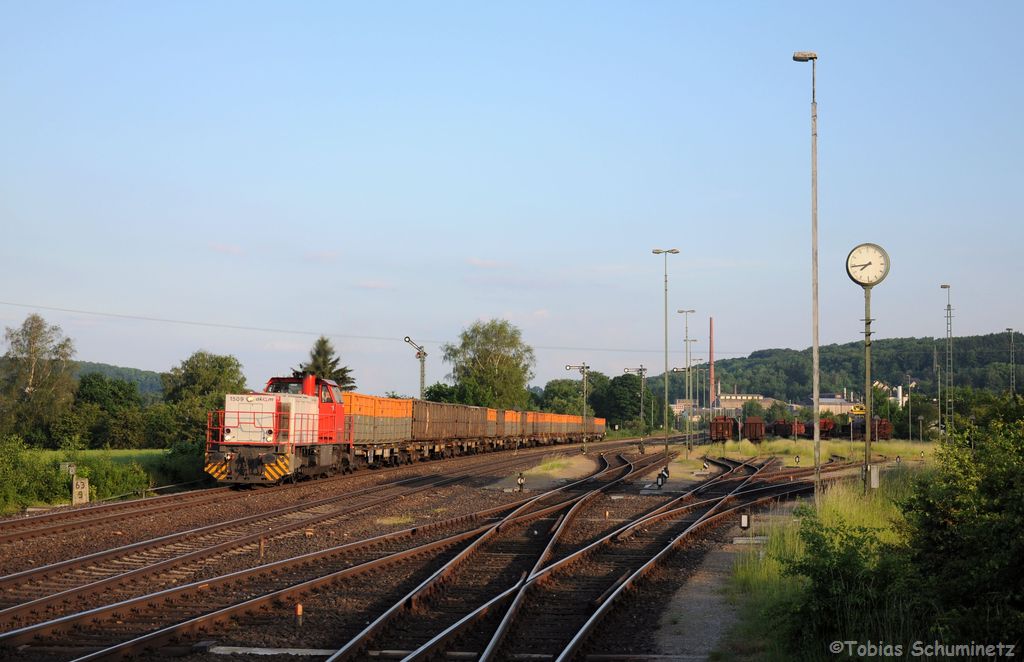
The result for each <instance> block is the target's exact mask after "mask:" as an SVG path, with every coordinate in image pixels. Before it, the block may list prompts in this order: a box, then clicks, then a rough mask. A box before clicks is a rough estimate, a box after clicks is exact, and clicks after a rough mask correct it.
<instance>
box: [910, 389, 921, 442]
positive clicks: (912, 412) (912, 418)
mask: <svg viewBox="0 0 1024 662" xmlns="http://www.w3.org/2000/svg"><path fill="white" fill-rule="evenodd" d="M915 386H917V382H912V381H910V375H907V435H908V436H909V437H910V441H913V440H914V407H913V401H912V400H911V399H910V396H912V395H913V394H914V393H913V391H912V390H911V389H913V388H914V387H915ZM921 441H924V439H922V440H921Z"/></svg>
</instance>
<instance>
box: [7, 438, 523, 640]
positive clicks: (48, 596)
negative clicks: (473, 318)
mask: <svg viewBox="0 0 1024 662" xmlns="http://www.w3.org/2000/svg"><path fill="white" fill-rule="evenodd" d="M538 454H539V453H522V454H521V455H519V456H509V457H498V458H495V457H481V458H476V459H475V460H473V461H469V462H466V463H463V465H461V467H462V472H461V473H456V474H454V475H451V476H446V475H441V474H427V475H421V476H415V477H412V478H406V479H404V480H400V481H395V482H393V483H388V484H384V485H375V486H372V487H368V488H364V489H362V490H357V491H354V492H346V493H341V494H335V495H333V496H330V497H325V498H321V499H318V500H316V501H312V502H306V503H301V504H296V505H293V506H288V507H284V508H279V509H277V510H274V511H270V512H265V513H258V514H254V515H250V516H246V517H242V518H237V519H235V520H232V521H229V522H223V523H218V524H214V525H208V526H204V527H199V528H197V529H192V530H189V531H184V532H179V533H174V534H169V535H166V536H161V537H158V538H155V539H151V540H145V541H141V542H138V543H134V544H130V545H126V546H122V547H119V548H116V549H112V550H106V551H103V552H99V553H94V554H88V555H85V556H83V557H78V558H74V559H69V560H66V561H62V562H59V563H55V564H50V565H47V566H44V567H41V568H35V569H31V570H28V571H23V572H19V573H14V574H12V575H8V576H5V577H0V630H11V629H16V628H19V627H23V626H25V625H28V624H30V623H34V622H38V621H42V620H47V619H50V618H53V617H55V616H59V615H60V614H62V613H65V612H67V611H69V610H72V609H77V608H83V605H85V604H89V603H93V602H95V601H96V599H97V596H98V595H101V594H109V595H114V596H117V597H121V598H124V597H129V596H130V595H136V594H138V592H139V590H140V587H142V586H154V585H157V586H163V587H166V586H169V585H173V584H180V583H182V582H183V581H184V580H185V579H186V578H188V577H190V576H191V575H192V574H193V572H194V571H195V569H196V568H197V567H200V566H202V565H203V564H204V563H208V562H209V561H210V559H212V558H214V557H217V556H222V555H225V554H229V553H235V554H237V553H239V552H240V551H242V550H245V549H247V548H250V549H255V548H256V547H257V546H259V545H261V544H266V543H267V542H268V541H273V540H274V539H275V538H280V537H282V536H289V535H300V534H302V533H303V532H304V530H306V529H308V528H309V527H313V526H315V527H318V528H323V527H327V526H330V525H331V524H334V523H337V522H339V521H341V520H343V519H345V518H346V517H348V516H350V515H352V514H353V513H356V512H358V511H362V510H366V509H368V508H372V507H375V506H381V505H383V504H386V503H389V502H391V501H393V500H395V499H401V498H404V497H407V496H409V495H412V494H415V493H417V492H422V491H424V490H428V489H434V488H437V487H441V486H444V485H448V484H452V483H455V482H458V481H460V480H463V479H466V478H469V477H472V476H475V475H476V474H477V471H478V470H479V468H480V467H486V468H488V470H489V471H490V470H498V471H512V470H514V469H516V468H522V467H523V466H524V465H526V464H529V463H532V462H534V461H535V460H536V456H537V455H538ZM467 465H468V466H467Z"/></svg>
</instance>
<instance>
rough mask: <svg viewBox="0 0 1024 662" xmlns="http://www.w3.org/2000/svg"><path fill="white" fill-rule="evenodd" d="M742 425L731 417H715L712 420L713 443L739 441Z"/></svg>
mask: <svg viewBox="0 0 1024 662" xmlns="http://www.w3.org/2000/svg"><path fill="white" fill-rule="evenodd" d="M739 432H740V424H739V421H737V420H736V419H735V418H732V417H731V416H715V417H714V418H713V419H711V430H710V434H709V438H710V440H711V441H712V442H716V441H733V440H738V439H739Z"/></svg>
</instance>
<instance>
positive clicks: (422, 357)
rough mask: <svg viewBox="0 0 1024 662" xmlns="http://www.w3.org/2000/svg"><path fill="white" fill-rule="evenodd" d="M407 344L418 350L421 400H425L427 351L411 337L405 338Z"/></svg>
mask: <svg viewBox="0 0 1024 662" xmlns="http://www.w3.org/2000/svg"><path fill="white" fill-rule="evenodd" d="M405 342H407V343H409V344H410V345H412V347H413V349H415V350H416V358H417V359H419V360H420V400H422V399H423V390H424V386H425V385H426V380H427V350H425V349H423V348H422V347H420V346H419V345H417V344H416V343H415V342H413V339H412V338H410V337H409V336H406V337H405Z"/></svg>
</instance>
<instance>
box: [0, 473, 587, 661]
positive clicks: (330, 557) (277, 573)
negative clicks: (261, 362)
mask: <svg viewBox="0 0 1024 662" xmlns="http://www.w3.org/2000/svg"><path fill="white" fill-rule="evenodd" d="M566 487H568V486H566ZM535 499H536V497H534V498H533V499H527V500H525V501H524V502H520V503H529V502H531V501H533V500H535ZM516 505H518V504H511V505H506V506H501V507H497V508H491V509H487V510H485V511H480V512H478V513H474V514H471V515H467V516H463V517H459V518H451V519H450V520H445V521H444V522H439V523H433V524H430V525H426V526H420V527H414V528H411V529H406V530H404V531H401V532H396V533H394V534H386V535H383V536H377V537H375V538H372V539H368V540H365V541H359V542H354V543H348V544H346V545H342V546H339V547H335V548H332V549H330V550H324V551H321V552H314V553H310V554H305V555H302V556H300V557H295V558H292V559H286V560H283V561H279V562H276V563H272V564H266V565H263V566H259V567H257V568H254V569H249V570H244V571H239V572H235V573H231V574H229V575H224V576H221V577H217V578H212V579H208V580H204V581H202V582H194V583H192V584H189V585H186V586H181V587H176V588H172V589H166V590H164V591H160V592H158V593H155V594H151V595H146V596H140V597H137V598H132V599H130V600H125V601H122V602H120V603H117V604H114V605H107V606H104V607H99V608H95V609H91V610H88V611H86V612H82V613H80V614H73V615H69V616H65V617H61V618H58V619H54V620H52V621H47V622H45V623H39V624H35V625H31V626H27V627H24V628H20V629H18V630H15V631H11V632H7V633H3V634H0V646H6V647H10V646H16V645H19V644H25V643H26V642H33V641H35V642H36V645H37V646H38V645H39V643H38V642H39V641H40V640H41V638H45V637H50V638H51V640H50V642H49V645H51V646H53V645H56V644H57V643H58V642H59V641H60V639H61V638H67V637H70V636H72V635H74V636H77V637H79V638H81V637H86V639H87V640H86V641H85V642H79V645H80V646H85V647H88V645H89V641H88V638H89V637H90V636H100V637H101V638H103V637H106V638H108V640H109V636H110V632H109V628H105V629H104V631H103V632H102V633H101V634H99V635H89V634H88V628H89V627H96V624H97V623H107V622H109V620H110V619H112V618H114V619H117V620H121V621H124V622H127V619H129V618H132V619H138V618H143V620H144V629H145V627H150V628H151V627H152V625H153V624H152V621H151V618H152V616H145V615H144V612H145V611H146V610H149V611H152V610H154V609H158V608H164V609H170V608H172V607H174V608H177V609H179V610H180V609H182V608H186V607H188V608H193V609H197V610H199V611H207V612H209V613H206V614H205V615H203V614H200V615H195V616H194V617H193V618H189V619H186V620H185V621H184V622H181V623H178V624H176V625H172V626H168V627H164V628H161V629H158V630H156V631H149V632H148V633H144V634H142V635H141V636H138V637H135V638H134V639H130V640H129V641H127V642H121V643H120V644H116V645H114V646H111V647H109V648H106V649H103V650H99V651H95V652H94V653H90V654H89V655H87V656H85V657H84V658H82V659H93V658H94V657H98V656H107V655H118V654H123V653H125V652H127V651H132V650H138V649H139V648H140V647H144V646H147V645H152V643H153V642H154V641H159V640H162V639H164V638H168V637H173V636H174V635H175V634H177V633H181V632H188V631H191V630H192V629H194V628H196V627H200V626H202V625H203V624H205V623H210V622H216V621H218V620H222V619H223V618H225V617H226V616H227V615H229V614H234V613H238V612H240V611H245V610H247V609H250V608H253V607H254V605H257V604H268V601H273V600H276V599H280V598H282V597H283V596H286V595H294V594H297V593H298V594H301V593H303V592H305V591H307V590H310V589H311V587H314V586H321V585H324V584H325V583H330V582H332V581H336V580H338V579H340V578H342V577H344V576H349V575H351V574H354V573H357V571H358V572H364V571H369V570H371V569H374V568H377V567H379V566H380V565H382V564H388V563H395V562H397V561H399V560H402V559H404V558H407V557H409V556H413V555H416V554H425V553H428V552H430V551H431V550H436V549H444V548H446V547H449V546H451V545H455V544H458V543H461V542H464V541H465V540H467V539H470V538H472V537H474V536H476V535H479V534H480V533H483V532H484V531H486V530H487V529H488V528H489V526H484V527H477V528H476V529H471V530H469V531H468V532H467V531H465V530H463V531H461V532H459V533H456V534H454V535H450V536H448V537H445V538H442V539H441V541H435V542H432V543H429V544H428V547H429V548H428V547H414V548H413V549H403V550H400V551H394V550H388V549H385V550H384V552H383V553H382V552H381V551H380V550H379V549H378V550H376V551H374V549H375V548H376V547H380V546H382V545H387V544H394V541H397V540H400V539H409V538H413V537H415V536H417V535H419V536H421V537H423V534H425V533H428V532H432V531H438V530H441V529H442V527H444V526H448V527H452V526H456V527H461V528H462V529H465V528H466V527H467V526H468V524H469V523H474V522H477V521H479V520H480V519H482V518H485V517H489V516H492V515H493V514H495V513H499V512H503V511H505V510H508V509H509V508H511V507H515V506H516ZM405 546H406V547H407V546H408V545H407V544H406V545H405ZM357 552H358V553H362V554H363V555H364V556H366V557H368V558H366V559H362V560H361V559H359V558H358V557H356V556H355V554H356V553H357ZM353 559H355V561H354V560H353ZM328 562H331V563H335V564H337V565H342V566H344V567H342V568H341V569H336V571H335V572H330V568H329V567H328V566H327V564H328ZM303 573H304V574H303ZM325 573H327V575H326V576H324V575H325ZM309 575H313V578H312V579H309V578H308V576H309ZM256 577H260V578H264V579H267V580H268V581H269V582H270V583H271V584H272V587H271V590H270V592H267V593H265V594H264V595H263V596H262V597H259V598H253V599H251V600H246V601H243V602H241V603H238V602H237V600H236V601H234V604H230V603H231V602H232V599H231V591H230V590H229V589H230V588H231V587H236V588H238V589H241V592H243V593H249V594H251V593H252V592H253V590H254V589H253V588H252V586H251V582H252V581H253V580H254V578H256ZM217 600H221V601H225V600H226V601H227V602H228V603H229V604H228V605H227V606H223V607H221V608H220V609H216V607H217V606H218V605H217V604H215V603H216V602H217ZM211 609H213V611H211ZM162 620H164V621H166V618H165V619H162ZM122 627H125V626H124V625H122ZM53 637H58V640H57V641H54V640H53V639H52V638H53ZM94 647H96V646H94ZM79 650H81V649H79Z"/></svg>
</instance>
